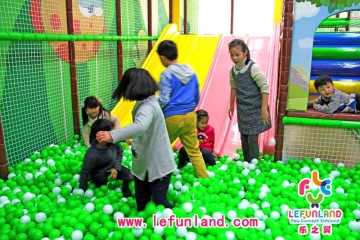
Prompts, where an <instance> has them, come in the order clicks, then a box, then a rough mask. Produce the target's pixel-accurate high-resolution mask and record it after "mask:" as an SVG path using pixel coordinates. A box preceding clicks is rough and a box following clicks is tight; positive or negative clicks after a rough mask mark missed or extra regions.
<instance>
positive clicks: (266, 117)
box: [261, 108, 270, 124]
mask: <svg viewBox="0 0 360 240" xmlns="http://www.w3.org/2000/svg"><path fill="white" fill-rule="evenodd" d="M261 118H262V121H263V123H264V124H270V115H269V112H268V110H267V108H264V109H262V110H261Z"/></svg>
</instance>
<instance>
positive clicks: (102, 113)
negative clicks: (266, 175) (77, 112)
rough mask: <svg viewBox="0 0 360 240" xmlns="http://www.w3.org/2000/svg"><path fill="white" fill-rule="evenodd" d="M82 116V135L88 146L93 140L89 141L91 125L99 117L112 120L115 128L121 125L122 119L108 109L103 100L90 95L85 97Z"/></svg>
mask: <svg viewBox="0 0 360 240" xmlns="http://www.w3.org/2000/svg"><path fill="white" fill-rule="evenodd" d="M81 117H82V121H83V129H82V137H83V139H84V144H85V146H87V147H89V146H90V144H91V141H89V134H90V130H91V126H92V125H93V123H94V122H95V121H96V120H97V119H108V120H110V121H111V122H113V123H114V129H117V128H119V127H120V120H119V119H118V118H117V117H116V116H114V115H112V114H111V113H110V112H109V111H108V110H106V109H105V108H104V106H103V105H102V104H101V100H100V99H97V98H96V97H94V96H89V97H87V98H86V99H85V101H84V103H83V107H82V108H81Z"/></svg>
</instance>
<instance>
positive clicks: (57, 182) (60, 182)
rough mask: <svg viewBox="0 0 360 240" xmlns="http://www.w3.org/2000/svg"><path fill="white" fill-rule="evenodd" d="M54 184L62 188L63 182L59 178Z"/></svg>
mask: <svg viewBox="0 0 360 240" xmlns="http://www.w3.org/2000/svg"><path fill="white" fill-rule="evenodd" d="M54 183H55V184H56V185H57V186H60V185H61V184H62V181H61V179H60V178H57V179H55V180H54Z"/></svg>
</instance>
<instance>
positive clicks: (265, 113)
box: [261, 93, 270, 124]
mask: <svg viewBox="0 0 360 240" xmlns="http://www.w3.org/2000/svg"><path fill="white" fill-rule="evenodd" d="M261 97H262V98H261V118H262V121H263V122H264V124H270V115H269V110H268V108H269V103H268V99H269V94H268V93H262V94H261Z"/></svg>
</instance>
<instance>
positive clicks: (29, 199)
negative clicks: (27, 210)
mask: <svg viewBox="0 0 360 240" xmlns="http://www.w3.org/2000/svg"><path fill="white" fill-rule="evenodd" d="M34 197H35V194H32V193H31V192H26V193H25V194H24V198H23V201H24V202H28V201H31V199H33V198H34Z"/></svg>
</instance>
